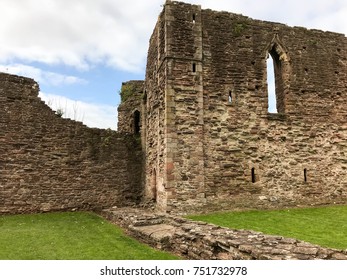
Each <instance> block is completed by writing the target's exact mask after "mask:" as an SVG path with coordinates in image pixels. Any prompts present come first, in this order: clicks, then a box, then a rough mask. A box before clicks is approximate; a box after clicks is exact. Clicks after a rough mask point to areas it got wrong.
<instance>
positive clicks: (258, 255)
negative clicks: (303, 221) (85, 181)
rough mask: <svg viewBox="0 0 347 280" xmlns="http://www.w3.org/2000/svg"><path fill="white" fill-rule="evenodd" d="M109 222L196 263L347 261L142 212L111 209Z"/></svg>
mask: <svg viewBox="0 0 347 280" xmlns="http://www.w3.org/2000/svg"><path fill="white" fill-rule="evenodd" d="M102 215H103V216H104V217H105V218H107V219H108V220H110V221H112V222H114V223H116V224H118V225H120V226H122V227H123V228H124V229H125V230H126V231H127V232H128V233H129V234H131V235H132V236H134V237H135V238H137V239H139V240H142V241H143V242H145V243H148V244H150V245H151V246H153V247H156V248H159V249H161V250H167V251H171V252H173V253H175V254H177V255H179V256H181V257H183V258H185V259H194V260H319V259H321V260H323V259H325V260H347V251H346V250H345V251H342V250H334V249H328V248H322V247H320V246H317V245H313V244H310V243H307V242H303V241H300V240H296V239H293V238H284V237H281V236H272V235H266V234H263V233H260V232H255V231H250V230H232V229H228V228H224V227H220V226H216V225H212V224H207V223H203V222H194V221H191V220H187V219H183V218H180V217H175V216H170V215H158V214H155V213H151V212H148V211H143V210H139V209H131V208H125V209H108V210H104V211H103V212H102Z"/></svg>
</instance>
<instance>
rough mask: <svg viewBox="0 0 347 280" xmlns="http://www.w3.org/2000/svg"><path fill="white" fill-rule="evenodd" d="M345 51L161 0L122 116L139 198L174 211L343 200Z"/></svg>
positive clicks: (330, 40)
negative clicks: (139, 179)
mask: <svg viewBox="0 0 347 280" xmlns="http://www.w3.org/2000/svg"><path fill="white" fill-rule="evenodd" d="M346 43H347V40H346V37H345V36H344V35H342V34H337V33H332V32H323V31H319V30H308V29H306V28H302V27H289V26H287V25H284V24H279V23H272V22H265V21H260V20H253V19H250V18H248V17H245V16H242V15H238V14H233V13H229V12H216V11H212V10H204V9H201V7H200V6H197V5H190V4H185V3H181V2H171V1H167V2H166V4H165V5H164V8H163V11H162V12H161V14H160V16H159V18H158V22H157V24H156V26H155V28H154V31H153V34H152V36H151V38H150V43H149V50H148V58H147V69H146V80H145V82H144V85H143V88H142V89H138V88H137V90H135V91H134V92H136V94H135V95H136V96H137V98H130V100H131V102H130V103H129V102H127V101H125V102H123V104H122V105H121V110H120V115H119V120H120V124H119V128H120V129H121V130H123V131H127V130H128V132H133V133H138V134H139V135H140V136H141V141H142V145H143V149H144V153H145V162H146V163H145V175H146V176H145V182H144V185H145V196H146V197H147V198H151V199H153V200H154V201H155V202H156V205H157V208H158V209H160V210H164V211H174V212H194V211H202V210H203V211H209V210H221V209H232V208H254V207H261V208H269V207H270V208H271V207H285V206H296V205H313V204H333V203H346V198H347V123H346V122H347V47H346V46H347V44H346ZM269 56H271V57H272V60H273V62H274V76H275V87H276V90H275V95H276V100H275V102H276V106H277V113H269V111H268V106H269V104H268V103H269V93H268V81H267V64H266V61H267V58H268V57H269ZM130 84H131V82H130ZM136 85H137V86H138V85H139V83H137V84H136ZM134 88H136V86H134ZM122 108H123V109H124V108H126V110H123V109H122Z"/></svg>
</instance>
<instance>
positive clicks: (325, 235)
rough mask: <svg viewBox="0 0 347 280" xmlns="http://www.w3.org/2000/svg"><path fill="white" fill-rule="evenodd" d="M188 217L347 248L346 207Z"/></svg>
mask: <svg viewBox="0 0 347 280" xmlns="http://www.w3.org/2000/svg"><path fill="white" fill-rule="evenodd" d="M188 218H190V219H192V220H196V221H204V222H208V223H213V224H216V225H220V226H224V227H228V228H232V229H251V230H255V231H260V232H263V233H266V234H272V235H282V236H286V237H292V238H297V239H300V240H304V241H307V242H310V243H313V244H318V245H321V246H323V247H330V248H336V249H347V206H332V207H321V208H307V209H287V210H278V211H245V212H228V213H213V214H209V215H199V216H189V217H188Z"/></svg>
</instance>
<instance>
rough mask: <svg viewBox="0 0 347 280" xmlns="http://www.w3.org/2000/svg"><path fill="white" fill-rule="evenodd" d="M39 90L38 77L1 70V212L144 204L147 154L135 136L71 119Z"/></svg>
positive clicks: (92, 208) (91, 208)
mask: <svg viewBox="0 0 347 280" xmlns="http://www.w3.org/2000/svg"><path fill="white" fill-rule="evenodd" d="M38 91H39V87H38V84H37V83H36V82H35V81H33V80H31V79H28V78H23V77H18V76H13V75H8V74H4V73H0V111H1V115H0V154H1V157H0V214H3V213H23V212H42V211H58V210H71V209H86V210H98V209H99V210H100V209H102V208H104V207H107V206H108V207H111V206H113V205H122V204H123V205H129V204H133V203H134V202H136V201H137V200H138V199H139V197H140V196H141V192H142V190H141V173H142V160H141V157H142V152H141V149H140V147H139V145H137V142H136V140H134V137H133V136H132V135H126V134H124V133H123V134H121V133H117V132H115V131H111V130H102V129H92V128H88V127H86V126H85V125H83V124H82V123H80V122H76V121H72V120H68V119H63V118H61V117H59V116H57V115H56V114H55V112H53V111H52V110H51V109H50V108H49V107H48V106H47V105H46V104H45V103H44V102H43V101H41V99H40V98H39V97H38Z"/></svg>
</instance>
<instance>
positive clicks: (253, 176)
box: [251, 167, 256, 183]
mask: <svg viewBox="0 0 347 280" xmlns="http://www.w3.org/2000/svg"><path fill="white" fill-rule="evenodd" d="M251 175H252V183H255V179H256V178H255V169H254V167H253V168H252V170H251Z"/></svg>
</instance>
